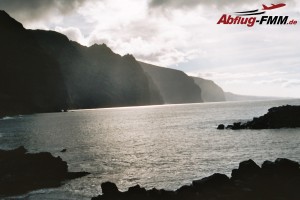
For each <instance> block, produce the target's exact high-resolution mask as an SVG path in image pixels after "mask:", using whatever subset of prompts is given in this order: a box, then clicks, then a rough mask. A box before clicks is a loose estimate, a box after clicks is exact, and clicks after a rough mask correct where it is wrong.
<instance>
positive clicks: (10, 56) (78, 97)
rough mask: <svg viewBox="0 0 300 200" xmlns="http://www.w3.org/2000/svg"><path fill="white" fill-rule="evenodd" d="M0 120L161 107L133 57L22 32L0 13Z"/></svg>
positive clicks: (103, 47)
mask: <svg viewBox="0 0 300 200" xmlns="http://www.w3.org/2000/svg"><path fill="white" fill-rule="evenodd" d="M0 27H1V31H0V44H1V45H0V55H1V61H0V117H1V116H5V115H16V114H30V113H39V112H59V111H61V110H67V109H70V108H72V109H76V108H99V107H112V106H137V105H149V104H162V103H164V102H163V100H162V98H161V96H160V93H159V90H158V89H157V88H156V86H155V85H154V84H153V81H152V79H151V78H150V77H149V76H148V75H147V74H146V73H144V71H143V69H142V68H141V66H140V65H139V63H138V62H137V61H136V60H135V58H134V57H133V56H130V55H125V56H120V55H118V54H115V53H113V52H112V51H111V50H110V49H109V48H108V47H107V46H106V45H93V46H91V47H84V46H82V45H80V44H78V43H76V42H72V41H69V39H68V38H67V37H66V36H65V35H63V34H60V33H57V32H54V31H42V30H27V29H25V28H24V27H23V26H22V24H21V23H19V22H17V21H16V20H14V19H13V18H11V17H10V16H9V15H8V14H7V13H6V12H4V11H0Z"/></svg>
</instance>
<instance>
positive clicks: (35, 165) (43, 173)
mask: <svg viewBox="0 0 300 200" xmlns="http://www.w3.org/2000/svg"><path fill="white" fill-rule="evenodd" d="M26 152H27V150H26V149H25V148H24V147H19V148H17V149H14V150H8V151H6V150H0V197H1V196H6V195H17V194H22V193H26V192H29V191H32V190H35V189H41V188H49V187H58V186H60V185H61V184H62V182H63V181H65V180H70V179H75V178H79V177H82V176H86V175H88V174H89V173H88V172H68V165H67V163H66V162H65V161H63V160H62V159H61V158H60V157H53V156H52V155H51V154H50V153H48V152H41V153H35V154H31V153H26Z"/></svg>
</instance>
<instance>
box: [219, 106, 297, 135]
mask: <svg viewBox="0 0 300 200" xmlns="http://www.w3.org/2000/svg"><path fill="white" fill-rule="evenodd" d="M221 125H222V124H220V125H219V126H221ZM219 126H218V127H219ZM297 127H300V106H291V105H286V106H279V107H273V108H270V109H269V110H268V113H267V114H265V115H263V116H261V117H254V118H253V120H252V121H248V122H246V123H241V122H236V123H233V125H228V126H227V127H226V128H227V129H232V130H239V129H278V128H297ZM218 129H219V128H218Z"/></svg>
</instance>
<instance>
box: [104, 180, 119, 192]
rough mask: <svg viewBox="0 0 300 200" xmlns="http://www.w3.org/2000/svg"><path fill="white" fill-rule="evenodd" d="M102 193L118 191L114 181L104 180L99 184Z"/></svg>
mask: <svg viewBox="0 0 300 200" xmlns="http://www.w3.org/2000/svg"><path fill="white" fill-rule="evenodd" d="M101 189H102V193H103V194H104V195H107V194H114V193H119V189H118V187H117V185H116V184H115V183H112V182H109V181H108V182H104V183H102V184H101Z"/></svg>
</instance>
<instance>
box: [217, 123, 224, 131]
mask: <svg viewBox="0 0 300 200" xmlns="http://www.w3.org/2000/svg"><path fill="white" fill-rule="evenodd" d="M217 129H220V130H223V129H225V125H224V124H219V125H218V127H217Z"/></svg>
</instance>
